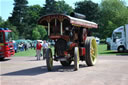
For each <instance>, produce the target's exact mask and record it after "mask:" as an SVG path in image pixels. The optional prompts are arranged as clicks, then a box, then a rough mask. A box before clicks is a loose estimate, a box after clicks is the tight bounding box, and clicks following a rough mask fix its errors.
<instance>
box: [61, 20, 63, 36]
mask: <svg viewBox="0 0 128 85" xmlns="http://www.w3.org/2000/svg"><path fill="white" fill-rule="evenodd" d="M60 25H61V26H60V29H61V35H63V23H62V22H61V23H60Z"/></svg>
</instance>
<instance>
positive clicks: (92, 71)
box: [0, 55, 128, 85]
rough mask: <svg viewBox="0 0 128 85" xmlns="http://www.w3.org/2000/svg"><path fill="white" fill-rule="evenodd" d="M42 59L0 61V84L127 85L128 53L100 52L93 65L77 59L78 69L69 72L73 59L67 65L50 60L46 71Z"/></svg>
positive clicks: (24, 58) (18, 58)
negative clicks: (69, 64)
mask: <svg viewBox="0 0 128 85" xmlns="http://www.w3.org/2000/svg"><path fill="white" fill-rule="evenodd" d="M45 62H46V61H45V60H41V61H36V60H35V57H11V58H9V59H6V60H5V61H0V85H128V56H116V55H100V56H99V59H98V62H97V64H96V65H95V66H92V67H87V66H86V64H85V62H80V69H79V71H73V62H72V65H71V66H69V67H62V66H61V65H60V63H59V62H54V69H53V71H51V72H48V71H47V68H46V63H45Z"/></svg>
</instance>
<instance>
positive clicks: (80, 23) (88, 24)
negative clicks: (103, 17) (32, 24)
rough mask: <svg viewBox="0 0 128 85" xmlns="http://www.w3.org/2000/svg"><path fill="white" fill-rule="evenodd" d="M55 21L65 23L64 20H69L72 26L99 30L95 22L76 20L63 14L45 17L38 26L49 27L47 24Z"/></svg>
mask: <svg viewBox="0 0 128 85" xmlns="http://www.w3.org/2000/svg"><path fill="white" fill-rule="evenodd" d="M53 19H58V20H59V21H60V22H63V20H64V19H67V20H69V22H70V24H71V25H73V26H78V27H85V28H98V25H97V24H96V23H95V22H91V21H87V20H83V19H78V18H74V17H71V16H67V15H62V14H54V15H46V16H43V17H41V18H40V19H39V20H38V24H40V25H44V26H47V25H48V24H47V23H48V22H50V21H51V20H53Z"/></svg>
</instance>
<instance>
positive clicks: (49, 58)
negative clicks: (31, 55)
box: [46, 48, 53, 71]
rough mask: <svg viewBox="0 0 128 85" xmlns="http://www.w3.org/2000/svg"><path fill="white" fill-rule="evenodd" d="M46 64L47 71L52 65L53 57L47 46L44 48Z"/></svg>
mask: <svg viewBox="0 0 128 85" xmlns="http://www.w3.org/2000/svg"><path fill="white" fill-rule="evenodd" d="M46 64H47V69H48V71H51V70H52V67H53V57H52V51H51V49H49V48H48V49H47V50H46Z"/></svg>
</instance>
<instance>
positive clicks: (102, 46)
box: [98, 44, 128, 55]
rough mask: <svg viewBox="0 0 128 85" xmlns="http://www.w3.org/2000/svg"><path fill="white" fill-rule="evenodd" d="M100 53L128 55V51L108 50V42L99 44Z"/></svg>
mask: <svg viewBox="0 0 128 85" xmlns="http://www.w3.org/2000/svg"><path fill="white" fill-rule="evenodd" d="M98 54H99V55H128V52H125V53H118V52H117V51H112V50H107V45H106V44H100V45H99V46H98Z"/></svg>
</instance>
